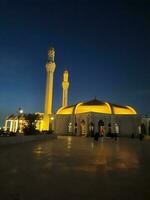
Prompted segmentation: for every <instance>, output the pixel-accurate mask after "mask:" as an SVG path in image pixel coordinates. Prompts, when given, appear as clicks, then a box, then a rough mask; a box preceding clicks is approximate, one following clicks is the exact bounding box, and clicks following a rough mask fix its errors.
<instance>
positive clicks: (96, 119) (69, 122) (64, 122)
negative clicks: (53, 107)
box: [55, 113, 141, 136]
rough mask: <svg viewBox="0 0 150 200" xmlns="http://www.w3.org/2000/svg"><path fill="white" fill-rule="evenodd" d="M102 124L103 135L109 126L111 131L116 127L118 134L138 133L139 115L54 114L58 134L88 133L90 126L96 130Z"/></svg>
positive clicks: (113, 131)
mask: <svg viewBox="0 0 150 200" xmlns="http://www.w3.org/2000/svg"><path fill="white" fill-rule="evenodd" d="M100 124H102V126H103V129H104V132H105V135H107V133H108V131H109V128H110V127H111V131H112V133H115V131H116V127H117V128H118V131H119V134H120V136H124V135H128V136H130V135H131V134H132V133H138V127H139V125H140V124H141V117H140V116H139V115H108V114H100V113H81V114H76V115H56V124H55V132H56V134H59V135H90V133H89V132H90V130H91V126H92V129H93V130H94V132H98V131H99V128H100V126H101V125H100Z"/></svg>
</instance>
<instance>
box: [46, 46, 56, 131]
mask: <svg viewBox="0 0 150 200" xmlns="http://www.w3.org/2000/svg"><path fill="white" fill-rule="evenodd" d="M54 57H55V50H54V48H50V50H49V51H48V62H47V63H46V72H47V80H46V94H45V111H44V127H43V128H44V130H49V118H50V114H52V102H53V76H54V71H55V68H56V64H55V61H54Z"/></svg>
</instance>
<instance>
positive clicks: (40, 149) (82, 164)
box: [0, 137, 150, 200]
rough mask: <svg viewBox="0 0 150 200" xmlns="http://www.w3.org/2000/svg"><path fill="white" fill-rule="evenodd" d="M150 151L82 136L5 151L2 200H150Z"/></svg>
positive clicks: (142, 145)
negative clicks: (101, 199)
mask: <svg viewBox="0 0 150 200" xmlns="http://www.w3.org/2000/svg"><path fill="white" fill-rule="evenodd" d="M149 149H150V141H142V142H140V141H139V140H136V139H135V140H132V139H121V138H120V139H119V141H117V142H116V141H114V140H112V139H105V138H104V141H99V142H95V141H93V140H92V139H91V138H81V137H58V139H53V140H49V141H41V142H31V143H26V144H20V145H10V146H9V147H8V146H5V147H0V152H1V154H0V177H1V181H0V189H1V191H2V192H1V197H3V198H1V199H13V198H14V197H13V196H15V195H16V194H17V196H18V197H17V198H18V199H23V200H25V199H45V200H46V199H50V198H51V199H56V200H57V199H61V200H63V199H64V200H66V199H73V200H75V199H86V200H89V199H92V200H93V199H100V198H103V199H111V200H113V199H114V200H115V199H116V200H117V199H122V200H126V199H133V198H134V199H136V200H140V199H144V200H146V199H150V192H149V187H150V185H149V183H150V173H149V169H150V151H149ZM139 187H140V188H141V189H139ZM108 191H109V192H108Z"/></svg>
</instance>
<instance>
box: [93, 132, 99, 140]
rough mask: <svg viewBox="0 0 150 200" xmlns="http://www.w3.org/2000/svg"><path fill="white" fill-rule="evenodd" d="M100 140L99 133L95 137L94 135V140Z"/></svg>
mask: <svg viewBox="0 0 150 200" xmlns="http://www.w3.org/2000/svg"><path fill="white" fill-rule="evenodd" d="M98 138H99V133H98V132H96V133H95V135H94V140H96V141H98Z"/></svg>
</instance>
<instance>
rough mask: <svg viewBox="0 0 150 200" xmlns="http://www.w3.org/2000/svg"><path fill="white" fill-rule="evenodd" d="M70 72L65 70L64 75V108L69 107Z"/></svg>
mask: <svg viewBox="0 0 150 200" xmlns="http://www.w3.org/2000/svg"><path fill="white" fill-rule="evenodd" d="M68 76H69V74H68V71H67V70H65V71H64V74H63V81H62V88H63V96H62V106H68V88H69V82H68Z"/></svg>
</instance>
